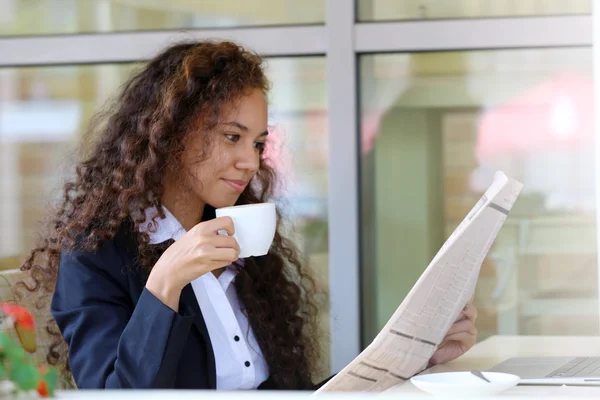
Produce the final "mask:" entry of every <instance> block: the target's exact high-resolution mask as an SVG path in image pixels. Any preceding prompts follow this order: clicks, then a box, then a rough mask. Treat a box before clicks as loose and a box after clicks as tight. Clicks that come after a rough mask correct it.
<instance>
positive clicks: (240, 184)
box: [223, 179, 248, 192]
mask: <svg viewBox="0 0 600 400" xmlns="http://www.w3.org/2000/svg"><path fill="white" fill-rule="evenodd" d="M223 182H225V183H226V184H228V185H229V186H231V187H232V188H233V189H235V190H236V191H238V192H243V191H244V189H245V188H246V185H248V182H246V181H240V180H229V179H223Z"/></svg>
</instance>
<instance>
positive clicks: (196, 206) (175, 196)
mask: <svg viewBox="0 0 600 400" xmlns="http://www.w3.org/2000/svg"><path fill="white" fill-rule="evenodd" d="M165 186H166V187H165V190H164V192H163V197H162V203H163V205H164V206H165V207H166V208H167V209H168V210H169V211H170V212H171V214H173V216H174V217H175V218H177V221H179V223H180V224H181V226H183V229H185V230H186V231H189V230H190V229H192V228H193V227H194V226H196V225H197V224H199V223H200V221H202V213H203V211H204V203H203V202H201V201H200V200H198V199H196V198H195V196H194V195H193V193H190V194H189V196H185V195H183V194H182V193H185V192H184V191H182V190H175V188H173V187H169V186H168V185H165Z"/></svg>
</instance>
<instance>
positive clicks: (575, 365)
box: [489, 357, 600, 386]
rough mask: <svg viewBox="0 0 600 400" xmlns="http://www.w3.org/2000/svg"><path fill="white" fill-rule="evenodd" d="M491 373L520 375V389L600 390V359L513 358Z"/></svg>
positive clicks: (496, 367) (497, 366) (496, 366)
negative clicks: (594, 387) (571, 387)
mask: <svg viewBox="0 0 600 400" xmlns="http://www.w3.org/2000/svg"><path fill="white" fill-rule="evenodd" d="M489 371H490V372H505V373H508V374H514V375H517V376H519V377H521V381H520V382H519V384H520V385H598V386H600V357H513V358H509V359H507V360H504V361H503V362H501V363H500V364H497V365H495V366H494V367H493V368H492V369H490V370H489Z"/></svg>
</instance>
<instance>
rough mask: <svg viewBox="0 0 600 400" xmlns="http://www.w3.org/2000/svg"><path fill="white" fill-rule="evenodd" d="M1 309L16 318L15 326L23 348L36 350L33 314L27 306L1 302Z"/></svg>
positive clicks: (31, 351)
mask: <svg viewBox="0 0 600 400" xmlns="http://www.w3.org/2000/svg"><path fill="white" fill-rule="evenodd" d="M0 310H2V312H3V313H4V314H6V315H8V316H10V317H11V318H12V319H13V320H14V328H15V331H16V332H17V336H18V337H19V341H20V342H21V346H23V349H24V350H25V351H27V352H29V353H33V352H35V350H36V348H37V343H36V341H35V322H34V319H33V315H31V313H30V312H29V311H28V310H27V308H25V307H22V306H19V305H16V304H11V303H2V304H0Z"/></svg>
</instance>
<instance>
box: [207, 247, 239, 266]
mask: <svg viewBox="0 0 600 400" xmlns="http://www.w3.org/2000/svg"><path fill="white" fill-rule="evenodd" d="M238 254H240V252H239V251H238V250H236V249H232V248H220V249H214V251H212V252H211V254H210V259H211V260H212V261H213V262H217V263H219V262H220V261H223V262H226V263H227V264H225V265H229V264H231V263H232V262H234V261H237V259H238ZM221 266H223V265H221Z"/></svg>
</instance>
